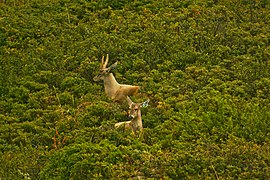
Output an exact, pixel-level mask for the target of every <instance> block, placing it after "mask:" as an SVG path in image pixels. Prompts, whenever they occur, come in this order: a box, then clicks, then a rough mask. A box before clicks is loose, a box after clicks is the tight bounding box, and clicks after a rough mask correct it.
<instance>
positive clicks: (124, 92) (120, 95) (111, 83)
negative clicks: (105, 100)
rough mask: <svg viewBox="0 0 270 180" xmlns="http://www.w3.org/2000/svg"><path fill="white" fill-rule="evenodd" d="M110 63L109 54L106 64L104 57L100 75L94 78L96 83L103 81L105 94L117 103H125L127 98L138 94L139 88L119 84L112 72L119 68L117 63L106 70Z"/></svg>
mask: <svg viewBox="0 0 270 180" xmlns="http://www.w3.org/2000/svg"><path fill="white" fill-rule="evenodd" d="M108 61H109V55H108V54H107V57H106V60H105V63H104V56H102V60H101V65H100V69H99V74H98V75H97V76H95V77H94V78H93V80H94V81H100V80H103V82H104V87H105V93H106V94H107V96H109V97H110V98H112V99H113V100H114V101H116V102H123V101H124V100H125V99H126V97H127V96H132V95H135V94H137V93H138V90H139V89H140V87H139V86H132V85H126V84H119V83H118V82H117V81H116V79H115V77H114V75H113V74H112V73H111V70H112V69H114V68H115V67H116V66H117V62H116V63H114V64H113V65H111V66H110V67H108V68H106V66H107V64H108Z"/></svg>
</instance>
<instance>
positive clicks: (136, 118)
mask: <svg viewBox="0 0 270 180" xmlns="http://www.w3.org/2000/svg"><path fill="white" fill-rule="evenodd" d="M126 100H127V102H128V105H129V109H130V111H129V117H130V118H131V121H125V122H118V123H116V124H115V125H114V126H115V128H119V127H123V126H124V128H125V130H128V129H131V130H132V132H133V134H135V135H136V134H137V133H138V131H143V125H142V116H141V105H142V104H143V103H134V102H132V100H131V99H130V98H129V97H127V98H126Z"/></svg>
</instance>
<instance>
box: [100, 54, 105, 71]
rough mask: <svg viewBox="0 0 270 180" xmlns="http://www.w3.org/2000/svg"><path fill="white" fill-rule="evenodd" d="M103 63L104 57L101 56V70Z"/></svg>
mask: <svg viewBox="0 0 270 180" xmlns="http://www.w3.org/2000/svg"><path fill="white" fill-rule="evenodd" d="M103 63H104V56H102V59H101V64H100V68H101V69H103V68H104V65H103Z"/></svg>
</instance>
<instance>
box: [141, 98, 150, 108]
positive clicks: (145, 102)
mask: <svg viewBox="0 0 270 180" xmlns="http://www.w3.org/2000/svg"><path fill="white" fill-rule="evenodd" d="M149 102H150V99H147V100H146V101H144V102H143V103H141V105H140V106H141V107H147V106H148V105H149Z"/></svg>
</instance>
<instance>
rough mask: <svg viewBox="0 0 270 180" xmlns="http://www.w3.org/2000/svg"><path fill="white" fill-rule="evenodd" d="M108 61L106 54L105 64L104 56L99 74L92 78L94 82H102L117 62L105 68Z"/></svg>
mask: <svg viewBox="0 0 270 180" xmlns="http://www.w3.org/2000/svg"><path fill="white" fill-rule="evenodd" d="M108 61H109V54H107V56H106V60H105V63H104V56H102V59H101V64H100V68H99V73H98V75H96V76H95V77H94V78H93V80H94V81H100V80H104V78H106V77H107V76H108V75H109V74H110V73H111V70H112V69H114V68H116V66H117V62H115V63H114V64H113V65H111V66H110V67H108V68H107V67H106V66H107V65H108Z"/></svg>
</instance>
